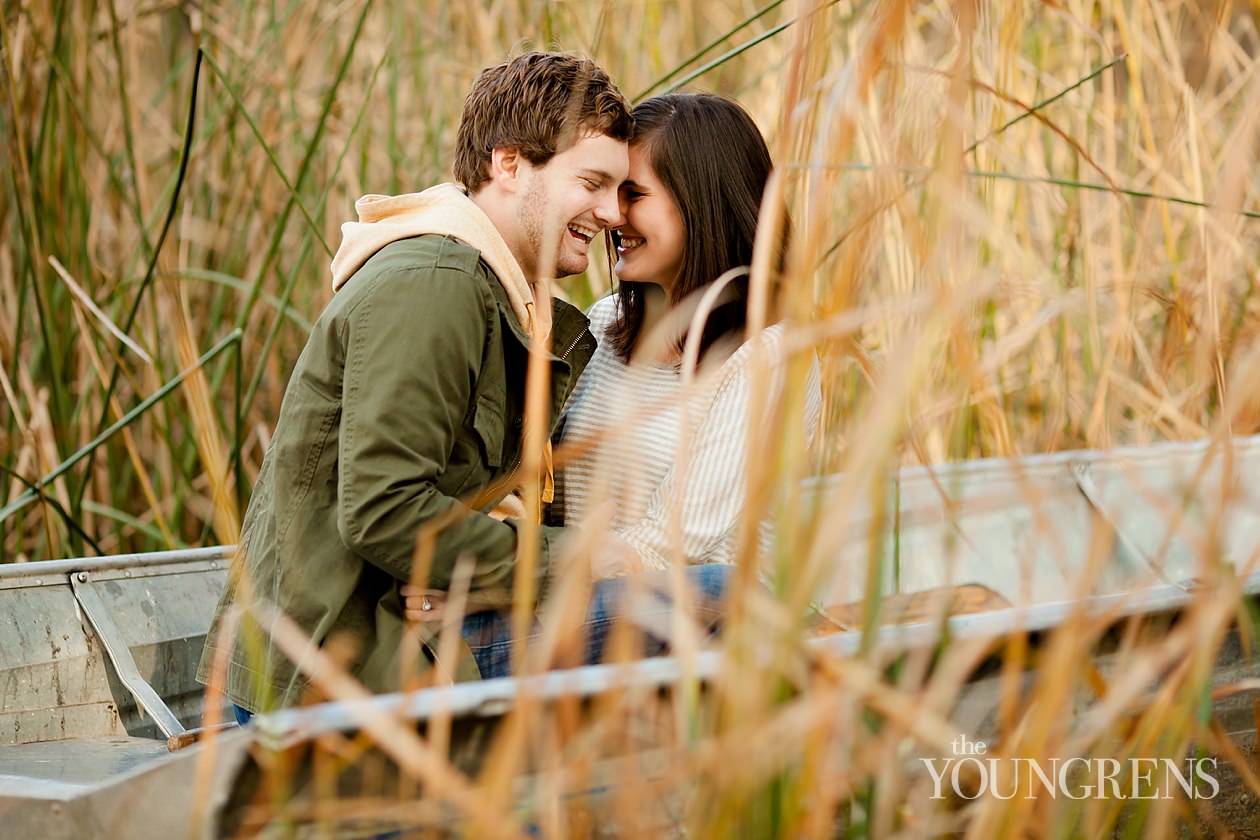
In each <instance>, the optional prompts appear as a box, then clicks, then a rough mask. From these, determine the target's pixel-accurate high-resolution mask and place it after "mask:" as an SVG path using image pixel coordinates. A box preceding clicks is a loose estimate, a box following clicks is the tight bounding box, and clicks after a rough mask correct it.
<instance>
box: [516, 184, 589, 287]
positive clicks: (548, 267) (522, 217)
mask: <svg viewBox="0 0 1260 840" xmlns="http://www.w3.org/2000/svg"><path fill="white" fill-rule="evenodd" d="M550 205H551V201H550V198H549V196H548V195H547V187H546V185H545V184H544V183H543V179H542V178H541V177H539V176H538V175H535V176H534V177H533V178H532V179H531V180H530V182H529V184H528V185H527V186H526V187H525V192H524V193H522V195H521V204H520V209H519V210H518V211H517V218H518V219H519V221H520V226H521V233H522V235H523V236H524V238H525V248H526V252H527V253H528V254H530V255H531V257H532V258H533V261H534V264H533V266H532V268H533V273H534V274H542V273H543V272H544V271H546V272H548V273H549V274H550V275H551V276H552V277H565V276H567V275H570V274H577V273H579V272H581V271H584V270H585V266H580V267H576V268H575V267H574V266H572V265H566V264H565V263H564V260H563V254H564V248H563V247H562V241H563V237H564V236H566V235H567V224H566V223H565V222H556V229H555V230H548V229H547V222H548V219H549V210H550ZM548 245H550V247H551V251H550V253H551V254H552V255H554V258H553V259H551V260H544V259H543V253H544V250H543V249H544V248H545V247H547V246H548ZM522 268H525V269H526V273H527V274H529V273H530V271H529V268H528V267H526V266H522Z"/></svg>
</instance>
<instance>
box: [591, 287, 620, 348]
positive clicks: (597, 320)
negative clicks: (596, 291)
mask: <svg viewBox="0 0 1260 840" xmlns="http://www.w3.org/2000/svg"><path fill="white" fill-rule="evenodd" d="M586 317H587V318H588V319H590V322H591V333H592V334H593V335H594V336H595V337H596V338H598V339H600V340H602V339H603V337H604V333H606V332H607V331H608V328H609V327H611V326H612V325H613V321H616V320H617V293H616V292H613V293H612V294H608V295H605V296H604V297H602V298H600V299H599V300H597V301H595V303H593V304H591V308H590V309H589V310H588V311H587V313H586Z"/></svg>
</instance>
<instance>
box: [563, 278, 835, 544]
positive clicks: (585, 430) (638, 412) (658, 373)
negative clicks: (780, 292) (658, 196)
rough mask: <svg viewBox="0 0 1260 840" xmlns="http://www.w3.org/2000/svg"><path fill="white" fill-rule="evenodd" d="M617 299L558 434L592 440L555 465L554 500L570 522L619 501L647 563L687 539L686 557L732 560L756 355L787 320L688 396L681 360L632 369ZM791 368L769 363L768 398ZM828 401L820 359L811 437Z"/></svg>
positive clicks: (619, 512)
mask: <svg viewBox="0 0 1260 840" xmlns="http://www.w3.org/2000/svg"><path fill="white" fill-rule="evenodd" d="M616 307H617V299H616V297H606V298H603V299H602V300H600V301H598V302H596V304H595V305H594V306H593V307H592V308H591V311H590V313H589V316H590V319H591V332H592V333H593V334H594V335H595V338H596V339H597V340H598V341H599V347H598V348H597V349H596V351H595V354H594V356H593V357H592V358H591V361H590V363H589V364H588V365H587V367H586V370H585V372H584V373H583V374H582V378H581V380H580V381H579V382H578V385H577V387H576V389H574V392H573V395H572V396H571V397H570V399H569V403H568V405H567V406H566V408H565V412H564V431H563V437H562V441H561V442H562V443H564V444H574V443H578V444H579V445H581V444H586V445H588V446H589V448H586V450H585V451H584V452H583V453H581V454H579V455H578V456H577V457H575V458H573V459H572V460H569V461H567V462H566V463H565V464H563V465H562V466H561V467H560V468H559V469H558V470H557V473H556V504H557V505H558V506H559V510H560V511H562V512H563V515H564V521H565V523H566V524H570V525H572V524H577V523H578V522H581V521H582V520H583V519H584V518H585V517H586V515H587V513H588V512H589V511H590V510H591V509H592V508H593V507H594V506H595V505H596V504H598V503H600V502H602V501H603V500H605V499H611V500H613V502H614V506H615V510H616V513H615V515H614V518H613V522H612V527H613V530H614V531H615V532H616V533H617V535H618V536H620V537H621V538H622V539H624V540H625V541H626V542H628V543H629V544H630V545H631V546H633V547H634V548H635V549H636V550H637V551H638V552H639V554H640V556H641V557H642V558H643V560H644V562H645V563H647V564H648V565H651V566H655V567H657V568H665V567H666V566H667V565H668V563H669V558H670V557H671V555H672V554H673V552H671V550H670V547H671V546H679V545H681V548H682V553H683V556H684V557H685V558H686V561H687V562H688V563H729V562H731V561H732V560H733V559H734V554H735V549H736V546H735V540H736V538H737V527H736V526H737V524H738V521H739V515H740V511H741V509H742V508H743V504H744V491H745V484H746V482H747V470H746V466H747V460H748V451H747V449H746V447H747V446H748V441H749V438H748V424H749V411H748V400H749V397H750V396H752V394H751V390H752V384H751V382H750V378H751V377H750V370H751V365H750V362H751V360H752V358H753V353H754V352H759V351H764V352H767V354H768V358H770V359H776V360H777V359H779V358H780V356H781V352H780V351H781V344H782V336H783V327H782V326H781V325H775V326H772V327H769V328H768V329H766V330H765V331H764V332H763V333H762V334H761V335H760V336H759V337H758V338H757V339H756V340H754V341H749V342H746V343H744V344H743V345H742V346H741V347H739V348H738V349H737V350H736V351H735V352H734V353H733V354H732V355H731V356H730V358H728V359H726V361H724V362H723V363H722V365H721V367H720V368H719V369H717V370H715V371H712V372H711V373H704V374H701V375H698V376H697V378H696V380H695V382H694V383H693V384H692V386H691V387H690V388H688V389H687V390H689V391H690V393H689V394H687V395H684V393H683V391H684V388H683V380H682V375H681V373H680V371H679V370H678V369H677V368H675V367H673V366H670V365H665V364H651V365H642V366H640V365H636V366H635V367H633V368H631V367H629V366H627V365H626V364H625V363H624V362H622V361H621V359H620V358H618V356H617V354H616V353H614V352H613V351H612V349H611V348H610V347H609V346H608V343H607V341H606V340H605V333H606V331H607V329H608V328H609V327H610V326H611V324H612V323H613V320H614V318H615V315H616ZM785 368H786V365H784V364H774V365H772V366H771V367H770V369H769V370H770V374H771V375H770V377H769V385H770V390H769V391H768V392H767V393H764V394H762V395H760V400H759V403H760V404H761V405H762V406H765V407H767V408H769V407H772V406H774V405H776V404H777V402H778V394H779V393H781V391H782V388H783V381H784V374H785ZM684 396H686V401H685V402H684ZM821 410H822V397H821V392H820V387H819V371H818V365H817V362H815V363H814V364H813V365H812V366H811V369H810V374H809V381H808V390H807V397H806V402H805V416H804V417H803V418H802V426H801V431H802V433H803V434H805V435H806V436H807V437H808V438H809V439H811V440H812V438H813V436H814V434H815V430H816V429H817V428H818V421H819V417H820V415H821ZM684 413H685V417H684ZM671 517H676V521H671ZM674 529H677V530H674ZM671 535H672V539H671Z"/></svg>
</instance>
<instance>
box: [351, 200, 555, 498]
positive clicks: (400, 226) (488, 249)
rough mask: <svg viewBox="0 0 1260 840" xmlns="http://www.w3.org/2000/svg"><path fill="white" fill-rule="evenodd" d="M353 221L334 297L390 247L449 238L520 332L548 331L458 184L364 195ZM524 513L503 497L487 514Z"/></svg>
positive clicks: (546, 486) (547, 483)
mask: <svg viewBox="0 0 1260 840" xmlns="http://www.w3.org/2000/svg"><path fill="white" fill-rule="evenodd" d="M354 209H355V212H357V213H358V214H359V221H357V222H346V223H344V224H343V225H342V226H341V245H340V247H338V248H337V253H336V255H334V256H333V260H332V287H333V291H334V292H336V291H338V290H339V289H341V287H342V286H344V285H345V284H346V282H347V281H349V280H350V278H351V277H352V276H354V273H355V272H356V271H358V270H359V269H360V268H362V267H363V264H364V263H365V262H367V261H368V260H369V259H371V258H372V255H373V254H375V253H376V252H377V251H379V250H381V249H382V248H384V247H385V246H386V245H388V244H390V243H391V242H397V241H398V240H399V239H409V238H411V237H413V236H420V235H422V234H426V233H436V234H441V235H442V236H453V237H455V238H456V239H458V240H460V241H461V242H464V243H467V244H468V245H470V246H472V247H473V248H476V249H477V250H478V251H480V252H481V257H482V259H484V260H485V261H486V263H487V264H488V265H489V266H490V270H491V271H493V272H494V274H495V276H496V277H498V278H499V282H500V283H501V284H503V290H504V291H505V292H507V296H508V301H509V302H510V303H511V304H512V313H513V314H514V315H516V320H517V321H519V322H520V324H521V327H522V328H523V329H524V330H525V333H526V334H527V335H529V336H530V337H531V339H532V340H534V341H540V340H542V339H543V338H545V337H546V336H547V334H548V333H550V332H551V309H550V308H549V307H542V308H539V307H538V306H537V305H536V303H535V301H536V298H535V295H534V288H533V286H531V285H530V283H529V281H528V280H527V279H526V278H525V272H523V271H521V266H520V263H518V262H517V261H516V257H514V256H512V252H511V250H510V249H509V248H508V245H507V243H506V242H504V241H503V236H502V235H501V234H500V233H499V229H498V228H496V227H495V226H494V223H493V222H491V221H490V217H489V216H487V215H486V214H485V213H483V212H482V210H481V208H480V207H478V206H477V205H476V204H474V203H473V201H472V199H470V198H469V197H468V194H467V193H466V192H464V188H463V187H461V186H459V185H458V184H451V183H447V184H438V185H437V186H435V187H429V188H428V189H427V190H425V191H424V192H418V193H406V194H405V195H365V196H362V197H361V198H360V199H359V200H358V201H356V202H355V203H354ZM542 460H543V474H542V499H543V501H544V502H550V501H552V498H553V495H554V467H553V466H552V455H551V441H546V442H545V443H544V444H543V456H542ZM518 508H519V513H524V507H523V506H521V505H520V502H519V499H514V498H513V497H512V496H509V497H508V498H507V499H505V500H504V501H503V502H501V503H500V505H499V507H498V508H496V510H495V512H494V514H493V515H497V516H498V517H499V518H500V519H502V518H504V517H506V516H517V515H519V514H518Z"/></svg>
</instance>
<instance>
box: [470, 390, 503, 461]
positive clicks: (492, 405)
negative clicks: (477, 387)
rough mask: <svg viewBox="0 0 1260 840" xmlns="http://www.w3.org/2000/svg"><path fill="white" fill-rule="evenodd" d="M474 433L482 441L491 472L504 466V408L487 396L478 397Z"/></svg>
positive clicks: (474, 417) (480, 395)
mask: <svg viewBox="0 0 1260 840" xmlns="http://www.w3.org/2000/svg"><path fill="white" fill-rule="evenodd" d="M473 431H475V432H476V433H477V437H478V438H479V439H480V440H481V446H482V455H483V456H484V457H485V459H486V466H488V467H489V468H490V470H491V472H493V471H495V470H497V469H498V468H499V467H501V466H503V431H504V430H503V406H502V405H500V404H499V403H497V402H496V401H495V400H494V399H493V398H492V397H490V396H489V395H487V394H484V393H483V394H479V395H478V396H477V411H476V414H474V415H473Z"/></svg>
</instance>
